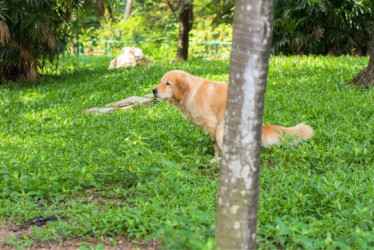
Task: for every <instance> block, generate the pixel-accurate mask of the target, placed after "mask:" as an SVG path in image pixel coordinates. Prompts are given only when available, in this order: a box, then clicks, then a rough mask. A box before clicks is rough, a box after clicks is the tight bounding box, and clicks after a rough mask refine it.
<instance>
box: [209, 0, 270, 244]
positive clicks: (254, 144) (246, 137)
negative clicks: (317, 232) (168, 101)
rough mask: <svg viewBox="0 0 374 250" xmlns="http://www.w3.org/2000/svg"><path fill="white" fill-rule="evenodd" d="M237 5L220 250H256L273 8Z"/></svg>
mask: <svg viewBox="0 0 374 250" xmlns="http://www.w3.org/2000/svg"><path fill="white" fill-rule="evenodd" d="M235 3H236V7H235V12H234V31H233V43H232V49H231V59H230V75H229V89H228V100H227V110H226V121H225V136H224V144H223V150H222V151H223V152H222V166H221V173H220V184H219V192H218V204H217V219H216V244H217V245H216V247H217V248H220V249H254V248H255V246H256V223H257V210H258V195H259V173H260V169H259V168H260V151H261V128H262V116H263V108H264V95H265V90H266V80H267V71H268V60H269V54H270V46H271V40H272V20H273V9H274V2H273V0H237V1H236V2H235Z"/></svg>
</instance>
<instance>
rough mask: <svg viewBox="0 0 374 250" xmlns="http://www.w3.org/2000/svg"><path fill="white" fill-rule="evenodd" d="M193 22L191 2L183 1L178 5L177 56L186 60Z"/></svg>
mask: <svg viewBox="0 0 374 250" xmlns="http://www.w3.org/2000/svg"><path fill="white" fill-rule="evenodd" d="M192 23H193V3H192V0H191V1H184V2H183V3H181V4H180V7H179V36H178V51H177V58H179V59H183V60H187V57H188V37H189V32H190V30H191V29H192Z"/></svg>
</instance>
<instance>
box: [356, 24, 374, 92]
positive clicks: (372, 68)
mask: <svg viewBox="0 0 374 250" xmlns="http://www.w3.org/2000/svg"><path fill="white" fill-rule="evenodd" d="M369 51H370V59H369V65H368V66H367V67H366V69H364V70H362V71H361V72H360V73H359V74H358V75H357V76H356V77H355V78H354V79H353V80H352V81H351V83H353V84H355V85H358V86H369V85H373V84H374V25H373V30H372V35H371V43H370V50H369Z"/></svg>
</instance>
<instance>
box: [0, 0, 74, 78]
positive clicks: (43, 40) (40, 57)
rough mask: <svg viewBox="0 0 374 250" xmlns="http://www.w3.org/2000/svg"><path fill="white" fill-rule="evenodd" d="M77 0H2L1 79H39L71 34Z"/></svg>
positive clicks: (0, 33)
mask: <svg viewBox="0 0 374 250" xmlns="http://www.w3.org/2000/svg"><path fill="white" fill-rule="evenodd" d="M75 2H76V1H44V0H36V1H20V0H15V1H0V74H1V75H0V82H3V81H6V80H22V79H36V78H37V76H38V70H39V69H40V68H43V67H44V66H45V63H46V60H50V61H53V60H55V59H56V57H57V56H58V54H59V53H60V52H61V50H62V49H63V48H64V47H65V45H66V43H67V38H68V32H69V27H70V26H69V25H68V20H69V19H70V17H71V9H74V8H75Z"/></svg>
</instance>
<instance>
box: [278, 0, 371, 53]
mask: <svg viewBox="0 0 374 250" xmlns="http://www.w3.org/2000/svg"><path fill="white" fill-rule="evenodd" d="M373 20H374V4H373V2H372V1H368V0H360V1H356V0H344V1H329V0H320V1H313V0H299V1H296V2H292V1H284V0H277V1H276V6H275V11H274V36H273V47H272V51H273V53H275V54H324V55H326V54H329V55H343V54H351V55H366V54H367V50H368V48H369V41H370V37H371V27H372V25H373V24H374V23H373Z"/></svg>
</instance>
